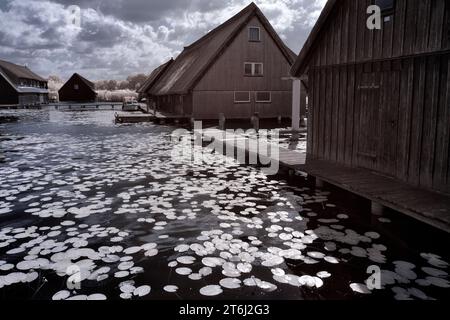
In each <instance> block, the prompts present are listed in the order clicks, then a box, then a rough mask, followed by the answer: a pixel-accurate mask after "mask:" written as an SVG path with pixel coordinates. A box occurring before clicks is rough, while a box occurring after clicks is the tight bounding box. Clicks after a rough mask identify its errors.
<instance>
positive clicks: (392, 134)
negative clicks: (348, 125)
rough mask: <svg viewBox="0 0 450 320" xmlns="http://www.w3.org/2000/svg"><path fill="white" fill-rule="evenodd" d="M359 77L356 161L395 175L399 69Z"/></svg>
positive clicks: (369, 73) (365, 73)
mask: <svg viewBox="0 0 450 320" xmlns="http://www.w3.org/2000/svg"><path fill="white" fill-rule="evenodd" d="M358 78H359V81H358V87H357V90H358V102H359V103H358V104H359V117H357V119H359V123H357V124H356V125H357V126H358V129H357V132H358V137H357V141H358V144H357V164H358V166H359V167H362V168H366V169H371V170H375V171H378V172H380V173H383V174H386V175H389V176H395V175H396V171H397V139H398V111H399V105H398V94H399V92H398V91H397V90H398V85H399V84H398V82H399V72H397V71H391V70H388V71H381V70H380V71H376V72H362V73H360V74H359V77H358Z"/></svg>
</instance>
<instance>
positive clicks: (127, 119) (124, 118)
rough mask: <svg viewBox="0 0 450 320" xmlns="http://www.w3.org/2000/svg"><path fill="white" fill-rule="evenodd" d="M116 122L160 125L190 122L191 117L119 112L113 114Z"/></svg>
mask: <svg viewBox="0 0 450 320" xmlns="http://www.w3.org/2000/svg"><path fill="white" fill-rule="evenodd" d="M115 122H116V123H145V122H153V123H156V124H161V125H165V124H167V125H179V124H186V123H190V122H191V119H189V118H187V117H183V116H166V115H162V114H159V113H157V114H156V115H155V114H148V113H142V112H121V113H116V115H115Z"/></svg>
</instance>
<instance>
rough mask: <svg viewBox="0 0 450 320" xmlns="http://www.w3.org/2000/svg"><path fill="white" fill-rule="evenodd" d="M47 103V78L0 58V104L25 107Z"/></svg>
mask: <svg viewBox="0 0 450 320" xmlns="http://www.w3.org/2000/svg"><path fill="white" fill-rule="evenodd" d="M45 103H48V85H47V80H45V79H44V78H42V77H40V76H38V75H37V74H35V73H34V72H32V71H31V70H30V69H28V67H26V66H19V65H17V64H14V63H11V62H8V61H4V60H0V106H11V107H17V106H19V107H25V106H36V105H41V104H45Z"/></svg>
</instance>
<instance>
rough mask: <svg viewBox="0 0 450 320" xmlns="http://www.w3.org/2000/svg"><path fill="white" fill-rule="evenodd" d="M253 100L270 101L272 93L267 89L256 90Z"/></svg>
mask: <svg viewBox="0 0 450 320" xmlns="http://www.w3.org/2000/svg"><path fill="white" fill-rule="evenodd" d="M255 100H256V102H260V103H270V102H272V94H271V93H270V92H269V91H257V92H255Z"/></svg>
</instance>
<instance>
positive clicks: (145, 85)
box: [137, 58, 174, 93]
mask: <svg viewBox="0 0 450 320" xmlns="http://www.w3.org/2000/svg"><path fill="white" fill-rule="evenodd" d="M173 61H174V60H173V58H172V59H170V60H169V61H167V62H166V63H164V64H162V65H160V66H159V67H158V68H156V69H155V70H153V71H152V73H151V74H150V76H149V77H148V78H147V80H145V82H144V83H143V85H142V86H141V87H140V88H139V89H138V90H137V92H138V93H145V92H147V91H148V90H149V89H150V88H151V87H152V86H153V85H154V84H155V82H156V81H158V80H159V78H160V77H161V76H162V75H163V74H164V72H165V71H166V70H167V68H168V67H169V66H170V65H171V64H172V63H173Z"/></svg>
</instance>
